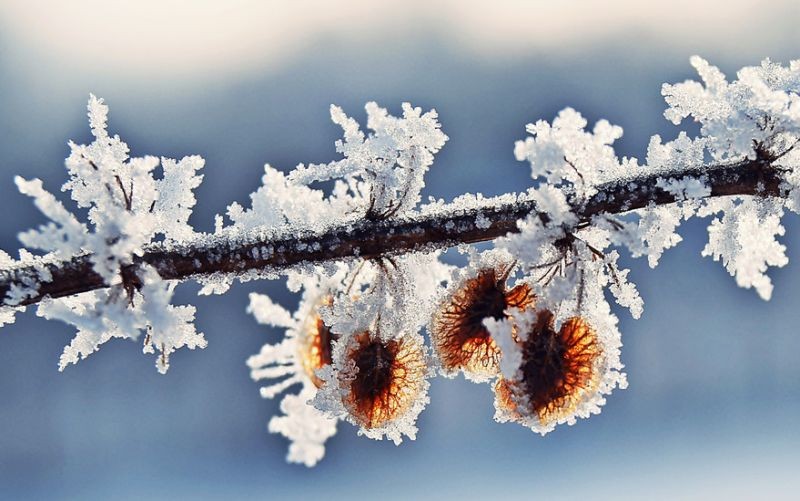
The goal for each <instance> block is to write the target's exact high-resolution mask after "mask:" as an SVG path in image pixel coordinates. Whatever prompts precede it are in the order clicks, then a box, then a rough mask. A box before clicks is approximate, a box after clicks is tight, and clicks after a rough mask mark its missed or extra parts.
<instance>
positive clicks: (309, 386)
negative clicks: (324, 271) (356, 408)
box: [247, 271, 345, 466]
mask: <svg viewBox="0 0 800 501" xmlns="http://www.w3.org/2000/svg"><path fill="white" fill-rule="evenodd" d="M344 274H345V271H341V272H339V273H338V274H336V275H334V276H332V277H330V278H327V279H320V278H319V277H311V278H306V277H303V276H300V275H297V276H295V277H293V278H294V279H295V280H296V281H298V282H299V285H300V286H302V287H303V289H304V291H303V299H302V301H300V305H299V307H298V309H297V311H296V312H294V314H292V313H289V312H288V311H286V310H285V309H284V308H283V307H281V306H279V305H277V304H275V303H273V302H272V300H270V299H269V297H267V296H264V295H261V294H251V295H250V306H249V307H248V311H249V312H250V313H252V314H253V315H254V316H255V318H256V320H257V321H258V322H259V323H261V324H266V325H273V326H276V327H282V328H284V329H286V331H285V332H286V334H285V336H284V337H283V339H281V341H280V342H278V343H276V344H270V343H268V344H265V345H264V346H263V347H262V348H261V351H260V352H259V353H258V354H256V355H253V356H251V357H250V358H249V359H248V360H247V365H248V366H249V367H250V369H251V371H250V375H251V377H252V378H253V379H255V380H267V384H266V385H265V386H264V387H262V388H261V395H262V396H263V397H264V398H274V397H275V396H277V395H278V394H280V393H282V392H283V391H285V390H287V389H288V388H290V387H292V386H295V385H299V386H300V387H301V388H300V391H299V392H298V393H297V394H292V393H289V394H287V395H286V396H284V397H283V400H282V401H281V411H282V412H283V415H276V416H273V417H272V419H271V420H270V422H269V431H270V432H272V433H280V434H282V435H284V436H286V437H287V438H288V439H289V440H291V444H290V446H289V453H288V455H287V459H288V460H289V461H290V462H295V463H304V464H305V465H306V466H314V465H315V464H316V463H317V462H318V461H319V460H320V459H322V457H323V455H324V454H325V445H324V444H325V441H326V440H327V439H328V438H330V437H331V436H333V435H334V434H335V433H336V420H335V419H331V418H330V417H329V416H326V415H325V414H324V413H322V412H320V411H318V410H317V409H315V408H314V407H312V406H311V405H309V404H308V401H309V400H310V399H312V398H314V396H315V395H316V393H317V389H318V388H319V387H320V385H321V384H322V383H323V381H322V379H320V378H319V377H318V376H317V371H318V370H319V369H321V368H324V367H326V366H328V365H330V363H331V358H332V356H331V353H332V343H333V342H334V340H335V337H334V336H333V334H332V333H331V331H330V329H328V328H327V326H326V325H325V323H324V322H323V321H322V319H321V316H320V308H322V307H323V306H325V305H330V304H331V302H332V296H331V292H330V291H331V290H334V289H335V288H337V287H340V286H341V279H342V277H343V276H344Z"/></svg>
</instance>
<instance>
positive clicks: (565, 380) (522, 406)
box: [495, 310, 603, 425]
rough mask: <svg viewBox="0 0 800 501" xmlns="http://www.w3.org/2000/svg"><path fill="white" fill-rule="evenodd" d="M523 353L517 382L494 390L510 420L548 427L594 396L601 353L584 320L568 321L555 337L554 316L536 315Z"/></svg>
mask: <svg viewBox="0 0 800 501" xmlns="http://www.w3.org/2000/svg"><path fill="white" fill-rule="evenodd" d="M521 348H522V363H521V364H520V368H519V371H518V373H517V378H516V379H511V380H508V379H503V378H500V379H499V380H498V381H497V383H496V385H495V399H496V405H497V407H498V408H501V409H503V410H505V411H506V412H507V413H508V414H509V415H510V416H511V417H512V419H513V420H515V421H525V420H526V419H529V418H531V417H534V418H536V419H538V421H539V423H540V424H541V425H548V424H550V423H553V422H556V421H559V420H561V419H564V418H567V417H569V416H571V415H573V414H574V413H575V411H576V410H577V407H578V405H579V404H580V403H581V402H582V401H583V399H584V397H585V396H586V395H589V394H591V393H594V392H596V391H597V389H598V387H599V385H600V372H599V369H598V367H597V365H598V364H597V362H598V361H599V360H600V358H601V357H602V355H603V351H602V347H601V344H600V341H599V340H598V338H597V333H596V332H595V331H594V329H592V328H591V327H590V326H589V324H588V323H586V321H585V320H584V319H583V318H580V317H573V318H570V319H568V320H567V321H565V322H564V324H563V325H562V326H561V329H560V330H559V331H556V330H555V328H554V319H553V314H552V313H551V312H550V311H548V310H543V311H540V312H539V313H538V315H537V318H536V322H535V323H534V324H533V325H532V326H531V329H530V331H529V332H528V337H527V339H525V341H523V342H522V346H521Z"/></svg>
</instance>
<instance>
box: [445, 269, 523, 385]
mask: <svg viewBox="0 0 800 501" xmlns="http://www.w3.org/2000/svg"><path fill="white" fill-rule="evenodd" d="M506 278H507V272H500V271H499V270H498V269H496V268H485V269H482V270H480V271H479V272H478V274H477V275H476V276H474V277H472V278H468V279H467V280H465V281H464V282H462V283H461V284H460V285H459V286H458V287H457V288H456V290H455V292H453V294H452V295H450V297H448V298H447V299H446V300H445V301H444V303H443V304H441V305H440V306H439V309H438V310H437V312H436V313H435V314H434V317H433V321H432V323H431V340H432V343H433V346H434V349H435V350H436V354H437V355H438V357H439V360H440V362H441V365H442V369H443V372H444V373H445V374H446V375H453V374H455V373H456V372H457V371H458V370H463V371H464V374H465V375H467V376H468V377H471V378H473V379H478V380H481V379H486V378H489V377H493V376H495V375H497V374H498V371H499V359H500V349H499V348H498V346H497V344H496V343H495V341H494V340H493V339H492V337H491V335H490V333H489V331H488V330H487V329H486V327H484V325H483V320H484V319H485V318H494V319H496V320H499V319H502V318H505V317H506V314H505V310H506V309H507V308H518V309H521V310H524V309H526V308H530V307H532V306H533V305H534V301H535V296H534V295H533V292H532V291H531V289H530V287H529V286H528V285H527V284H521V285H518V286H516V287H514V288H513V289H511V290H507V289H506Z"/></svg>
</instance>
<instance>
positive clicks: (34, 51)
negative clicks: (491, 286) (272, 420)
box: [0, 0, 800, 499]
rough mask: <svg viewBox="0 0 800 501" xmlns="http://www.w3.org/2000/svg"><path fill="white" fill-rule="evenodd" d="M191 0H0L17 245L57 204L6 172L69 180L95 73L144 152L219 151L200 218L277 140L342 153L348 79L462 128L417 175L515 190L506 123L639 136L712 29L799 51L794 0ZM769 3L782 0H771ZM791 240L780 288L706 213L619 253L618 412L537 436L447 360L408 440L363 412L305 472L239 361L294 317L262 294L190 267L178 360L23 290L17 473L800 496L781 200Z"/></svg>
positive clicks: (176, 489)
mask: <svg viewBox="0 0 800 501" xmlns="http://www.w3.org/2000/svg"><path fill="white" fill-rule="evenodd" d="M698 3H699V2H688V1H676V2H665V3H664V6H662V7H656V6H653V5H648V2H612V3H604V5H603V10H602V11H601V10H598V8H597V7H595V4H593V3H591V2H583V1H567V2H560V3H553V2H537V1H530V2H523V1H518V2H493V5H494V6H493V7H492V8H491V9H488V8H481V7H480V6H479V5H478V4H477V2H469V3H467V2H437V3H435V5H433V6H430V5H425V7H423V4H426V2H408V1H405V2H387V3H380V4H378V3H374V4H373V3H370V2H348V3H346V4H344V5H338V4H334V3H332V2H331V3H315V2H308V1H300V2H293V3H291V4H290V3H282V2H281V3H278V2H276V3H275V4H269V3H266V2H263V3H262V2H226V3H222V2H220V3H219V4H218V5H217V4H206V3H203V2H201V3H191V2H180V1H167V2H158V3H156V2H152V4H151V5H146V2H145V3H143V2H138V3H136V5H138V7H133V5H134V3H130V4H128V3H124V4H123V3H120V4H117V5H116V6H115V7H114V8H111V7H108V4H107V3H106V2H100V1H97V2H93V1H92V2H82V3H81V4H80V5H79V6H75V5H70V6H66V4H65V6H63V7H60V6H58V5H55V4H56V3H55V2H30V1H28V2H21V1H19V2H17V1H9V0H4V1H3V2H2V3H0V75H2V77H1V78H0V213H4V214H7V217H6V218H5V222H4V224H3V229H2V231H1V232H0V246H1V247H2V248H3V249H5V250H6V251H9V252H12V253H13V252H14V251H15V250H16V249H17V248H18V247H19V244H18V242H17V241H16V234H17V233H18V232H19V231H21V230H24V229H27V228H30V227H32V226H34V225H36V224H39V223H41V222H42V221H43V219H42V217H41V216H40V214H39V213H38V212H37V211H36V210H35V209H34V207H33V205H32V204H31V203H30V200H28V199H27V198H26V197H23V196H22V195H20V194H18V193H17V191H16V189H15V187H14V185H13V181H12V179H13V175H15V174H22V175H24V176H26V177H28V178H30V177H39V178H41V179H43V180H44V182H45V185H46V186H49V187H50V188H51V189H55V188H57V187H58V186H60V185H61V183H62V182H63V181H64V180H65V179H66V173H65V171H64V169H63V159H64V157H66V156H67V154H68V148H67V146H66V142H67V140H68V139H74V140H76V141H78V142H87V141H88V140H89V130H88V128H87V126H86V122H85V108H84V106H85V102H86V98H87V96H88V93H89V92H94V93H95V94H97V95H98V96H102V97H104V98H105V99H106V102H107V103H108V104H109V106H110V108H111V114H110V121H109V125H110V131H111V132H112V133H119V134H120V135H122V137H123V138H124V139H125V140H126V141H127V142H128V144H129V145H130V146H131V150H132V153H133V154H134V155H137V156H139V155H144V154H149V153H153V154H159V155H165V156H172V157H176V158H180V157H182V156H184V155H187V154H200V155H202V156H203V157H205V158H206V161H207V163H206V168H205V169H204V175H205V180H204V182H203V184H202V185H201V186H200V188H199V189H198V190H197V195H198V199H199V203H198V206H197V209H196V210H195V214H194V216H193V220H192V222H193V224H194V225H195V227H197V228H198V229H201V230H211V229H212V228H213V215H214V214H215V213H219V212H222V211H224V209H225V207H226V206H227V205H228V204H229V203H231V202H233V201H239V202H240V203H243V202H246V201H247V195H248V194H249V193H250V192H251V191H253V190H254V189H255V188H256V187H257V186H258V184H259V182H260V177H261V175H262V172H263V171H262V166H263V164H264V163H265V162H270V163H271V164H272V165H273V166H276V167H279V168H284V169H287V170H288V169H289V168H291V167H294V166H295V165H296V164H297V163H299V162H321V161H328V160H331V159H333V158H336V155H335V152H334V149H333V141H334V140H335V139H337V138H338V137H339V135H340V133H339V131H338V130H337V127H336V126H335V125H333V124H332V123H331V122H330V120H329V117H328V106H329V104H331V103H336V104H339V105H340V106H342V107H343V108H344V109H345V111H347V112H348V113H349V114H352V115H354V116H355V117H356V118H359V119H363V117H364V112H363V105H364V103H365V102H366V101H369V100H376V101H378V102H379V103H380V104H382V105H384V106H387V107H388V108H389V109H390V111H393V112H395V113H397V112H399V109H400V103H401V102H402V101H405V100H408V101H411V102H412V103H414V104H415V105H419V106H422V107H423V108H426V109H427V108H430V107H435V108H436V109H437V110H438V111H439V114H440V120H441V122H442V124H443V129H444V131H445V132H446V133H447V134H448V135H449V136H450V138H451V139H450V141H449V142H448V144H447V145H446V146H445V148H444V149H443V150H442V152H441V153H440V154H439V155H437V160H436V163H435V164H434V166H433V168H432V169H431V171H430V173H429V175H428V178H427V180H428V185H427V187H426V189H425V192H424V193H425V194H430V195H434V196H436V197H444V198H447V199H449V198H452V197H454V196H456V195H458V194H461V193H463V192H466V191H471V192H475V191H482V192H483V193H485V194H488V195H494V194H499V193H503V192H506V191H521V190H523V189H525V188H526V187H527V186H528V185H529V181H530V177H529V172H530V169H529V167H528V166H527V165H526V164H524V163H520V162H516V161H515V160H514V157H513V142H514V140H516V139H520V138H522V137H524V136H525V132H524V125H525V124H526V123H528V122H530V121H534V120H536V119H539V118H544V119H547V120H550V119H552V118H553V116H554V115H555V114H556V113H557V111H558V110H560V109H561V108H563V107H564V106H573V107H575V108H576V109H577V110H579V111H581V112H582V113H583V114H584V115H585V116H586V117H587V118H588V119H589V120H590V123H592V122H594V121H595V120H597V119H599V118H607V119H609V120H610V121H611V122H612V123H615V124H619V125H621V126H622V127H623V128H624V129H625V136H624V137H623V138H622V140H620V141H619V142H618V143H617V148H618V149H617V151H618V153H619V154H621V155H632V156H638V157H640V158H641V157H643V156H644V152H645V150H646V146H647V141H648V139H649V136H650V135H651V134H655V133H659V134H661V135H662V137H664V138H665V139H671V138H673V137H675V135H676V134H677V129H676V128H674V127H673V126H671V125H670V124H669V123H668V122H667V121H666V120H665V119H664V118H663V117H662V116H661V113H662V111H663V109H664V104H663V101H662V100H661V97H660V85H661V83H662V82H676V81H681V80H684V79H686V78H690V77H691V78H694V75H693V74H692V71H691V68H690V66H689V64H688V59H689V56H690V55H692V54H695V53H697V54H700V55H702V56H704V57H706V58H707V59H709V61H710V62H712V63H713V64H717V65H719V66H720V67H721V69H723V71H726V72H728V73H729V74H733V72H735V70H736V69H738V68H739V67H741V66H744V65H751V64H757V63H758V62H759V61H760V60H761V59H762V58H763V57H771V58H772V59H775V60H777V61H781V62H788V61H789V60H790V59H792V58H798V57H800V54H799V53H797V52H793V51H796V48H797V47H798V46H799V45H798V42H800V35H798V32H797V28H796V27H797V22H798V20H800V7H797V6H795V5H794V2H791V1H786V2H780V1H776V2H750V1H744V0H739V1H726V2H704V3H703V4H702V5H697V4H698ZM767 4H769V5H767ZM786 221H787V236H786V237H784V239H783V242H784V243H786V244H787V245H788V252H787V253H788V255H789V259H790V264H789V265H788V266H787V267H786V268H783V269H780V270H777V271H773V272H771V276H772V277H773V281H774V283H775V292H774V297H773V299H772V301H770V302H768V303H765V302H763V301H761V300H760V299H758V297H757V295H756V294H755V293H754V292H753V291H752V290H750V291H748V290H743V289H739V288H737V287H736V286H735V283H734V281H733V279H732V278H731V277H729V276H728V275H727V273H726V272H725V271H724V269H723V268H722V267H721V266H719V265H718V264H714V263H711V262H710V260H709V259H704V258H701V257H700V255H699V254H700V250H701V249H702V247H703V245H704V243H705V239H706V238H707V236H706V234H705V231H704V228H703V226H704V225H705V224H706V223H705V222H704V221H691V222H690V223H688V224H686V225H684V227H683V228H682V233H683V235H684V238H685V241H684V242H683V243H682V244H681V245H679V246H678V247H677V248H676V249H672V250H669V251H667V252H666V253H665V255H664V257H663V258H662V261H661V264H660V266H659V267H658V268H657V269H656V270H654V271H652V270H649V269H648V268H647V264H646V262H645V261H644V260H635V261H631V260H628V261H627V262H626V263H625V264H628V265H629V266H630V267H631V268H632V272H631V275H630V276H631V278H633V279H634V280H635V281H636V282H637V284H638V286H639V288H640V291H641V293H642V296H643V297H644V299H645V313H644V315H643V317H642V319H641V320H638V321H634V320H632V319H631V318H630V316H629V315H628V314H627V312H624V311H620V312H619V314H620V318H621V322H622V323H621V330H622V332H623V341H624V343H625V346H624V350H623V355H622V358H623V362H624V363H625V364H626V365H627V372H628V378H629V381H630V388H629V389H628V390H624V391H616V392H615V393H614V394H612V395H611V397H610V399H609V402H608V404H607V405H606V406H605V408H604V410H603V413H602V414H601V415H599V416H595V417H592V418H591V419H588V420H582V421H580V422H579V423H578V424H577V425H576V426H574V427H560V428H559V429H557V430H556V431H555V432H553V433H551V434H549V435H547V436H546V437H544V438H542V437H540V436H538V435H534V434H533V433H531V432H530V431H529V430H527V429H525V428H522V427H520V426H516V425H511V424H507V425H498V424H495V423H494V422H493V421H492V420H491V416H492V414H493V408H492V404H491V402H492V394H491V392H490V391H489V389H488V388H487V387H485V386H477V385H472V384H469V383H465V382H464V381H463V380H461V379H457V380H453V381H451V380H442V379H436V380H434V381H433V383H432V388H431V401H432V403H431V404H430V406H429V407H428V408H427V409H426V410H425V411H424V412H423V413H422V415H421V416H420V420H419V426H420V433H419V436H418V440H417V441H416V442H409V443H404V444H403V445H402V446H401V447H399V448H397V447H395V446H394V445H392V444H391V443H387V442H374V441H370V440H366V439H358V438H356V437H355V430H354V428H352V427H351V426H349V425H341V426H340V431H339V433H338V434H337V435H336V436H335V437H334V438H333V439H332V440H331V441H329V442H328V447H327V456H326V458H325V459H324V460H323V461H322V462H321V463H320V464H319V465H318V466H317V467H316V468H315V469H313V470H307V469H306V468H304V467H302V466H296V465H287V464H285V463H284V454H285V449H286V442H285V440H284V439H283V438H282V437H279V436H276V435H270V434H268V433H266V422H267V420H268V419H269V417H270V416H271V415H272V414H273V413H274V412H275V411H276V407H277V403H276V402H274V401H266V400H262V399H261V398H260V397H259V395H258V385H257V384H255V383H253V382H252V381H251V380H250V379H249V375H248V368H247V367H246V366H245V364H244V360H245V359H246V358H247V356H249V355H251V354H252V353H255V352H256V351H258V349H259V347H260V346H261V344H262V343H263V342H264V341H267V340H275V339H276V338H277V336H278V335H279V332H278V331H277V330H268V329H265V328H264V327H262V326H259V325H257V324H256V322H255V320H254V319H253V318H252V317H250V316H248V315H246V314H245V313H244V309H245V307H246V305H247V293H248V292H251V291H268V292H270V293H271V294H273V297H274V298H276V299H282V300H283V303H284V304H286V305H287V306H290V307H291V306H293V305H294V301H296V298H295V297H292V296H291V295H289V294H288V293H285V292H281V290H282V289H284V287H283V285H282V284H280V283H250V284H247V285H245V286H241V285H238V286H235V287H234V290H233V291H232V292H231V293H229V294H227V295H225V296H222V297H210V298H209V297H202V298H197V297H194V294H195V293H196V291H197V287H196V286H195V285H186V286H183V287H182V288H181V289H180V290H179V294H178V296H179V297H177V298H176V302H177V303H182V302H192V303H193V304H195V305H197V307H198V327H199V328H200V329H202V330H203V332H205V334H206V337H207V339H208V341H209V347H208V348H206V349H205V350H202V351H199V352H198V351H194V352H188V351H182V352H178V353H176V354H175V355H174V356H173V358H172V367H171V369H170V372H169V374H168V375H166V376H161V375H159V374H158V373H157V372H156V371H155V370H153V367H152V359H151V358H150V357H146V356H142V355H141V354H140V353H139V352H140V348H139V346H138V345H134V344H132V343H127V342H123V341H118V342H112V343H110V344H109V345H107V346H106V347H105V348H104V349H103V350H102V353H99V354H97V355H95V356H93V357H91V358H89V359H88V360H86V361H84V362H82V363H81V364H79V365H77V366H74V367H69V368H67V369H66V371H65V372H64V373H58V371H57V369H56V366H57V362H58V357H59V354H60V353H61V350H62V347H63V346H64V345H65V344H66V343H67V342H68V341H69V339H70V338H71V336H72V334H73V331H72V329H71V328H70V327H67V326H62V325H60V324H56V323H52V322H47V323H46V322H44V321H43V320H41V319H36V318H33V315H32V314H30V313H29V314H27V315H21V316H20V317H19V319H18V321H17V324H15V325H12V326H9V327H6V328H4V329H3V330H2V331H0V402H2V404H1V405H0V497H3V498H5V497H10V498H18V497H21V496H24V497H32V498H53V497H65V498H76V499H77V498H80V499H91V498H108V497H110V496H112V495H113V497H114V498H117V499H124V498H139V497H141V496H143V495H144V496H148V497H151V498H168V497H172V496H178V495H180V496H184V497H188V496H193V497H196V498H204V497H208V498H219V497H223V496H226V497H236V498H264V497H270V498H271V497H276V498H277V497H280V496H304V497H311V496H326V497H333V498H339V497H342V498H344V497H352V496H365V495H380V496H381V497H383V498H399V497H409V496H412V497H413V496H418V497H419V496H423V497H424V496H431V495H434V494H439V495H447V496H448V497H449V496H453V497H455V496H460V497H462V498H467V499H470V498H480V497H486V496H490V495H492V494H496V493H497V492H502V493H504V494H507V495H509V496H511V497H514V498H531V497H533V496H536V497H540V496H544V497H551V496H559V497H567V498H580V497H584V496H587V495H590V496H592V497H615V498H618V499H619V498H622V499H625V498H638V497H641V496H645V495H646V496H648V497H653V496H654V497H657V498H669V497H673V498H674V497H677V496H680V497H698V498H699V497H706V498H707V497H709V496H712V495H714V496H725V495H728V496H731V497H751V498H752V497H756V496H758V497H767V496H769V497H773V498H796V496H797V495H798V494H797V492H796V491H797V489H798V488H800V481H798V479H797V476H796V467H797V452H796V451H797V450H798V448H800V438H799V436H798V434H797V432H796V421H797V417H796V416H797V415H798V412H800V364H798V362H797V353H800V333H798V329H797V325H798V323H800V310H798V309H797V303H798V298H800V280H798V278H800V273H798V271H797V270H798V265H797V263H798V262H800V239H798V238H797V235H798V231H800V225H798V224H797V219H796V217H791V216H790V217H788V218H787V220H786Z"/></svg>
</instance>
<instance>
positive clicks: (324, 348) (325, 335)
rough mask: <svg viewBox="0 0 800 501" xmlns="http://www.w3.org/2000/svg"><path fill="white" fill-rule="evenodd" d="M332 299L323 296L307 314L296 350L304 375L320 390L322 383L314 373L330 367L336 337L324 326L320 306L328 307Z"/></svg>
mask: <svg viewBox="0 0 800 501" xmlns="http://www.w3.org/2000/svg"><path fill="white" fill-rule="evenodd" d="M332 303H333V297H332V296H330V295H328V296H324V297H323V298H322V300H321V301H320V302H319V303H318V304H317V305H315V306H314V307H313V308H312V309H311V311H310V312H309V315H308V317H307V318H306V321H305V322H304V325H303V336H302V337H301V338H300V342H299V343H298V348H299V350H300V362H301V364H302V365H303V370H304V371H305V373H306V375H307V376H308V377H309V378H310V379H311V382H312V383H314V386H316V387H317V388H320V387H321V386H322V383H323V381H322V380H321V379H320V378H319V377H318V376H317V375H316V371H318V370H319V369H321V368H323V367H325V366H326V365H330V363H331V361H332V354H333V342H334V341H335V340H336V335H335V334H333V333H332V332H331V329H330V327H328V326H327V325H325V322H323V321H322V317H321V316H320V314H319V308H320V307H321V306H330V305H331V304H332Z"/></svg>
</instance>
